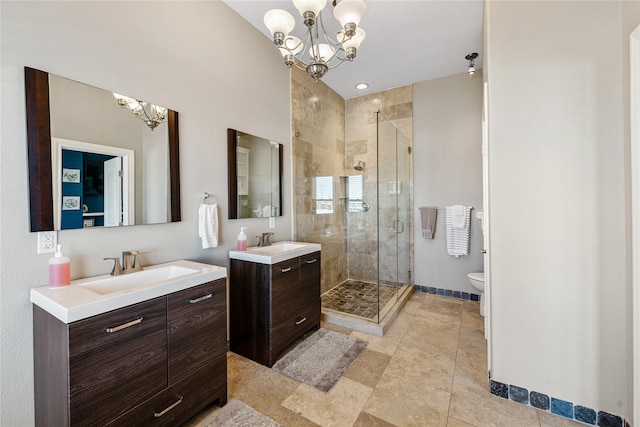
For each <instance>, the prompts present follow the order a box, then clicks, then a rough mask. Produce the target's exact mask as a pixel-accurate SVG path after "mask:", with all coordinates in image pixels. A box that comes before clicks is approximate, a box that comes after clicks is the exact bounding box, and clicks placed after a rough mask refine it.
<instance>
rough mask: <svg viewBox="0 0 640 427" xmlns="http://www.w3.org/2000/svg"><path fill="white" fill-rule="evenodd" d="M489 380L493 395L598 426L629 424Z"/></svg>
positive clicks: (615, 416) (540, 394)
mask: <svg viewBox="0 0 640 427" xmlns="http://www.w3.org/2000/svg"><path fill="white" fill-rule="evenodd" d="M489 382H490V390H491V394H493V395H494V396H498V397H501V398H503V399H507V400H511V401H513V402H516V403H520V404H522V405H526V406H531V407H533V408H536V409H539V410H541V411H545V412H550V413H552V414H554V415H557V416H560V417H564V418H568V419H570V420H574V421H578V422H580V423H584V424H587V425H592V426H599V427H626V426H628V425H630V424H629V422H628V421H626V420H625V419H623V418H622V417H620V416H618V415H613V414H610V413H608V412H605V411H595V410H594V409H591V408H587V407H585V406H581V405H576V404H573V403H571V402H567V401H566V400H562V399H557V398H555V397H551V396H549V395H547V394H544V393H539V392H537V391H531V392H529V391H528V390H527V389H526V388H522V387H518V386H515V385H510V384H505V383H501V382H498V381H494V380H490V381H489Z"/></svg>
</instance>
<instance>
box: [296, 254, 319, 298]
mask: <svg viewBox="0 0 640 427" xmlns="http://www.w3.org/2000/svg"><path fill="white" fill-rule="evenodd" d="M320 266H321V259H320V252H314V253H312V254H308V255H303V256H301V257H300V301H299V306H300V307H302V306H304V305H306V304H309V303H311V302H315V301H316V300H318V299H319V298H320Z"/></svg>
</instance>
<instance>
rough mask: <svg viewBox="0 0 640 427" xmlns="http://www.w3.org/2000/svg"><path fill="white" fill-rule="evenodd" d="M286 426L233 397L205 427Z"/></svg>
mask: <svg viewBox="0 0 640 427" xmlns="http://www.w3.org/2000/svg"><path fill="white" fill-rule="evenodd" d="M255 426H264V427H284V426H283V425H282V424H278V423H277V422H275V421H273V420H272V419H271V418H269V417H267V416H266V415H263V414H261V413H260V412H258V411H256V410H255V409H253V408H252V407H251V406H249V405H247V404H246V403H244V402H242V401H240V400H236V399H232V400H230V401H229V402H228V403H227V404H226V405H224V407H223V408H222V409H221V410H220V412H218V415H216V417H215V418H214V419H213V421H211V422H210V423H207V424H205V427H255Z"/></svg>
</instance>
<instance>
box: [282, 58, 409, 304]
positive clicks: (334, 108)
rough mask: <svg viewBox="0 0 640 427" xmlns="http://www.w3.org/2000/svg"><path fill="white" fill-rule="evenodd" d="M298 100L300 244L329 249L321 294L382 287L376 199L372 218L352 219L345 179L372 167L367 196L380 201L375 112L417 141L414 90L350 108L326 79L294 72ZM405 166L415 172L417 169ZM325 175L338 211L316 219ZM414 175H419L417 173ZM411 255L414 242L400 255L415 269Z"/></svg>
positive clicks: (391, 93)
mask: <svg viewBox="0 0 640 427" xmlns="http://www.w3.org/2000/svg"><path fill="white" fill-rule="evenodd" d="M338 72H339V71H338ZM291 99H292V126H293V130H292V134H293V139H292V151H293V186H294V189H293V190H294V191H293V197H294V201H293V204H294V217H295V220H294V228H295V229H294V238H295V239H296V240H300V241H305V242H313V243H320V244H321V245H322V284H321V292H322V293H324V292H326V291H328V290H329V289H331V288H333V287H334V286H336V285H338V284H340V283H342V282H343V281H344V280H346V279H348V278H354V279H359V280H367V281H376V280H377V272H378V267H377V246H378V245H377V223H376V209H377V205H376V203H375V200H376V198H375V196H374V197H372V198H371V199H372V200H371V202H370V204H371V210H370V211H369V212H368V213H347V212H346V208H347V206H346V205H345V203H346V200H347V199H346V198H344V196H346V180H345V178H344V177H346V176H348V175H354V174H358V173H360V172H357V171H355V170H354V169H353V166H354V165H355V164H357V161H358V160H363V161H365V162H366V163H367V166H366V169H365V175H364V176H365V194H368V193H370V192H372V193H371V194H374V195H375V193H376V191H377V185H376V176H377V167H378V160H377V155H376V114H375V112H376V111H378V110H380V111H381V112H382V113H383V114H384V115H385V116H386V117H387V118H388V119H389V120H390V121H391V123H393V125H395V126H396V127H397V128H398V129H399V130H400V131H401V132H402V133H403V134H404V135H406V137H407V138H408V139H409V143H410V141H411V138H412V110H413V104H412V88H411V86H405V87H401V88H397V89H392V90H388V91H384V92H380V93H377V94H373V95H367V96H363V97H359V98H354V99H350V100H347V101H346V102H345V100H344V99H343V98H342V97H340V96H339V95H338V94H337V93H335V92H334V91H333V90H332V89H331V88H329V87H328V86H327V85H325V84H324V83H323V82H322V81H320V82H318V83H316V82H315V81H314V80H313V79H312V78H311V77H310V76H309V75H308V74H307V73H306V72H305V71H301V70H298V69H295V68H294V69H292V72H291ZM345 123H346V125H345ZM345 141H346V142H345ZM385 149H386V148H385V147H381V151H380V156H381V158H384V150H385ZM410 157H411V156H409V162H410ZM406 167H407V168H409V170H410V171H411V170H412V169H411V164H408V165H406ZM318 176H331V177H332V179H333V189H334V192H333V212H332V213H327V214H316V213H315V203H314V200H313V185H314V177H318ZM409 176H410V177H412V176H413V175H412V173H410V174H409ZM412 194H413V188H412V182H411V183H410V184H409V185H408V186H407V188H406V189H403V197H407V198H409V206H412V202H413V200H412V199H411V198H412ZM382 206H383V210H382V212H381V213H380V215H391V214H393V212H391V209H392V208H388V209H386V208H384V205H382ZM409 214H411V212H409ZM412 223H413V221H412V220H411V219H410V218H406V220H405V233H409V236H412V231H411V226H412ZM350 235H352V236H351V237H349V236H350ZM411 242H412V241H411ZM383 244H384V243H383ZM383 250H384V249H383ZM412 254H413V243H411V244H410V245H408V246H407V248H406V250H403V251H402V252H401V253H400V255H399V256H400V257H401V258H402V259H403V260H406V259H410V264H409V265H413V260H412V256H413V255H412ZM394 259H395V258H394ZM381 261H382V265H381V272H382V271H385V270H387V269H386V268H385V263H386V262H389V263H390V262H393V261H392V260H391V259H387V258H385V257H381Z"/></svg>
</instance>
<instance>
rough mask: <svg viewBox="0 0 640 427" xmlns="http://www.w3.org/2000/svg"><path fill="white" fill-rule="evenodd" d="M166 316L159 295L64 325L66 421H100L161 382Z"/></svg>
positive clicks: (91, 423) (153, 391)
mask: <svg viewBox="0 0 640 427" xmlns="http://www.w3.org/2000/svg"><path fill="white" fill-rule="evenodd" d="M166 319H167V317H166V298H165V297H162V298H157V299H154V300H151V301H148V302H145V303H141V304H136V305H134V306H131V307H127V308H123V309H119V310H115V311H112V312H109V313H105V314H102V315H98V316H95V317H92V318H90V319H86V320H82V321H79V322H76V323H72V324H70V325H69V331H70V332H69V336H70V337H71V338H73V339H72V341H73V343H74V344H72V345H70V347H69V398H70V406H69V408H70V423H71V425H88V426H96V425H101V424H104V422H105V421H104V420H110V419H113V418H114V417H116V416H118V415H119V414H122V413H124V412H125V411H127V410H128V409H130V408H133V407H135V406H136V405H137V404H139V403H141V402H143V401H144V400H145V399H147V398H149V397H151V396H153V395H154V394H156V393H158V392H159V391H161V390H163V389H164V388H165V387H166V386H167V375H166V371H167V335H166ZM76 334H77V335H79V336H84V337H91V338H86V339H87V340H89V339H91V340H92V341H93V342H92V343H90V342H84V341H82V342H81V341H79V340H78V339H77V337H75V336H74V335H76ZM91 344H92V345H91ZM96 402H101V403H100V404H96Z"/></svg>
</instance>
